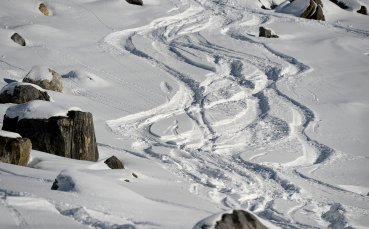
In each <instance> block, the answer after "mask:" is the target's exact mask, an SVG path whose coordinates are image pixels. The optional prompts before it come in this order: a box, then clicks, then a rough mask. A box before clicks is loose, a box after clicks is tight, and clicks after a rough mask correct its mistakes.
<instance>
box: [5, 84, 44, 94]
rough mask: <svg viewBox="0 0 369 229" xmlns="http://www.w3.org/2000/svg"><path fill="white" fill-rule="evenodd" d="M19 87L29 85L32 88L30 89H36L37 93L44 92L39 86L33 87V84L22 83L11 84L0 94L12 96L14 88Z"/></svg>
mask: <svg viewBox="0 0 369 229" xmlns="http://www.w3.org/2000/svg"><path fill="white" fill-rule="evenodd" d="M20 85H29V86H32V87H34V88H36V89H37V90H39V91H45V90H44V89H43V88H41V87H40V86H38V85H35V84H31V83H23V82H11V83H9V84H7V85H5V86H4V87H3V88H2V89H1V91H0V94H3V93H7V94H9V95H13V94H14V89H15V87H17V86H20Z"/></svg>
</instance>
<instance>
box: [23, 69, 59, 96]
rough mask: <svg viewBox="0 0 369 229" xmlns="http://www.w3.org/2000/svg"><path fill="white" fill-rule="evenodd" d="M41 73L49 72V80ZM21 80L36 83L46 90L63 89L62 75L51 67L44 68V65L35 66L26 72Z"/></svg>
mask: <svg viewBox="0 0 369 229" xmlns="http://www.w3.org/2000/svg"><path fill="white" fill-rule="evenodd" d="M43 74H51V80H48V79H45V77H44V76H43ZM23 82H25V83H32V84H36V85H38V86H40V87H42V88H43V89H46V90H52V91H57V92H62V91H63V82H62V77H61V76H60V75H59V73H57V72H56V71H54V70H52V69H51V68H47V69H44V67H40V66H35V67H33V68H32V69H31V71H29V72H28V73H27V75H26V77H24V79H23Z"/></svg>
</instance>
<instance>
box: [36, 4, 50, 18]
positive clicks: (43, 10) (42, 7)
mask: <svg viewBox="0 0 369 229" xmlns="http://www.w3.org/2000/svg"><path fill="white" fill-rule="evenodd" d="M38 9H39V10H40V12H41V13H43V14H44V15H45V16H49V9H48V8H47V6H46V5H45V4H44V3H41V4H40V5H39V6H38Z"/></svg>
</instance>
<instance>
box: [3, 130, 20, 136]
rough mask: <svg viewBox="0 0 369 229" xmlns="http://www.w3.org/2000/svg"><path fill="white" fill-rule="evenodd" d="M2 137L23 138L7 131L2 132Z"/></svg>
mask: <svg viewBox="0 0 369 229" xmlns="http://www.w3.org/2000/svg"><path fill="white" fill-rule="evenodd" d="M0 136H2V137H7V138H21V137H22V136H20V135H19V134H17V133H14V132H9V131H5V130H0Z"/></svg>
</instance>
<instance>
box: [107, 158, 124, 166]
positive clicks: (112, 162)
mask: <svg viewBox="0 0 369 229" xmlns="http://www.w3.org/2000/svg"><path fill="white" fill-rule="evenodd" d="M104 163H105V164H107V165H108V166H109V168H111V169H124V166H123V163H122V162H121V161H120V160H119V159H118V158H117V157H116V156H111V157H109V158H108V159H106V160H105V161H104Z"/></svg>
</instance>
